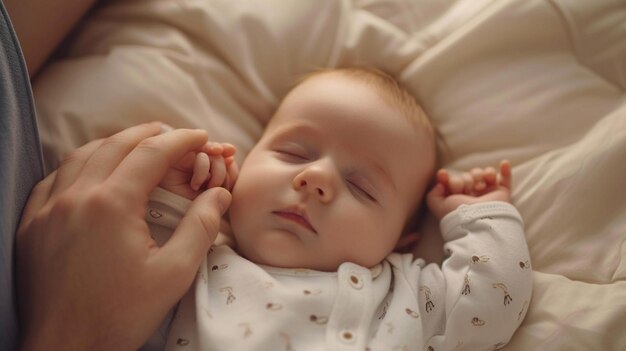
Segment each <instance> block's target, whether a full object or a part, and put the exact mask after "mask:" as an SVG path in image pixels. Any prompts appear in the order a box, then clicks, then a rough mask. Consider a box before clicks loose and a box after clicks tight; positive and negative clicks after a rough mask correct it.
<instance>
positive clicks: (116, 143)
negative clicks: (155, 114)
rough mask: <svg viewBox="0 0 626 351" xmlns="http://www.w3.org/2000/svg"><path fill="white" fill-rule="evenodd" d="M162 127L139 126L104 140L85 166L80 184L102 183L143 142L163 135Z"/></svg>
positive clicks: (153, 123) (148, 124)
mask: <svg viewBox="0 0 626 351" xmlns="http://www.w3.org/2000/svg"><path fill="white" fill-rule="evenodd" d="M161 126H162V123H161V122H152V123H146V124H139V125H136V126H133V127H130V128H127V129H124V130H122V131H121V132H119V133H116V134H114V135H112V136H110V137H108V138H106V139H104V140H103V141H102V143H101V145H100V146H99V147H98V148H97V149H96V150H95V151H94V152H93V155H92V156H91V157H90V158H89V160H88V161H87V163H86V164H85V166H84V168H83V171H82V173H81V177H80V180H79V182H80V183H81V184H84V183H90V184H97V183H101V182H102V181H103V180H104V179H106V178H107V177H108V176H109V175H110V174H111V173H112V172H113V170H114V169H115V168H117V166H118V165H119V164H120V162H122V160H123V159H124V158H125V157H126V156H127V155H128V154H129V153H130V152H131V151H132V150H133V149H134V148H135V147H137V145H138V144H139V143H140V142H141V141H143V140H144V139H146V138H149V137H151V136H155V135H158V134H161V133H162V129H161Z"/></svg>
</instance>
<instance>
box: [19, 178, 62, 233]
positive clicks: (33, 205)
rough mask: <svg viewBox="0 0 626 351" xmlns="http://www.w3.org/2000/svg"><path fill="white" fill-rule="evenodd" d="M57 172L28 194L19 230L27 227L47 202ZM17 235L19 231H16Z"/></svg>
mask: <svg viewBox="0 0 626 351" xmlns="http://www.w3.org/2000/svg"><path fill="white" fill-rule="evenodd" d="M56 175H57V171H54V172H52V173H51V174H49V175H48V176H47V177H45V178H44V179H43V180H41V181H40V182H39V183H37V184H36V185H35V187H34V188H33V190H31V192H30V196H29V197H28V202H27V203H26V206H25V207H24V211H23V212H22V219H21V221H20V228H21V227H23V226H24V225H28V223H30V221H32V220H33V218H35V214H36V213H37V212H39V210H40V209H41V208H42V207H43V206H44V205H45V204H46V202H48V199H49V198H50V192H51V191H52V184H53V183H54V180H55V178H56ZM18 233H19V231H18Z"/></svg>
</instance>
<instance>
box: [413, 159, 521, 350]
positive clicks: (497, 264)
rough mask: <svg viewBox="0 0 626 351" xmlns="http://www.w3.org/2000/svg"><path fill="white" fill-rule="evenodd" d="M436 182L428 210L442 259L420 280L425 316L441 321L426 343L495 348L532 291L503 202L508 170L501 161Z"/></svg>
mask: <svg viewBox="0 0 626 351" xmlns="http://www.w3.org/2000/svg"><path fill="white" fill-rule="evenodd" d="M468 175H469V176H470V177H471V179H470V177H468ZM437 179H438V184H437V185H436V186H435V188H434V189H433V190H432V191H431V192H430V193H429V195H428V205H429V207H430V209H431V211H432V212H433V213H434V214H435V216H436V217H437V218H440V219H441V223H440V226H441V232H442V236H443V239H444V241H445V242H446V244H445V245H444V250H445V252H446V254H447V255H448V258H447V259H446V260H444V262H443V264H442V265H441V269H439V268H438V267H436V266H435V265H430V266H427V267H425V269H424V271H423V274H422V276H421V278H420V283H419V289H420V297H421V299H422V303H423V304H428V305H424V306H423V308H424V311H425V312H426V315H428V314H433V317H434V315H439V316H440V317H442V318H443V321H442V322H443V324H442V325H443V326H444V327H443V328H442V329H439V331H436V332H435V333H434V336H433V337H432V338H431V339H430V340H428V345H429V346H432V347H433V348H434V349H435V350H440V349H452V348H454V347H459V345H460V349H467V350H483V349H489V350H493V349H498V348H500V347H502V346H504V345H505V344H506V343H507V342H508V341H509V340H510V338H511V336H512V335H513V333H514V332H515V330H516V329H517V328H518V327H519V324H520V323H521V322H522V320H523V318H524V315H525V314H526V311H527V309H528V305H529V302H530V296H531V292H532V271H531V269H530V258H529V252H528V247H527V244H526V241H525V236H524V229H523V222H522V218H521V217H520V215H519V213H518V212H517V210H516V209H515V208H514V207H513V206H512V205H510V191H511V166H510V164H509V162H508V161H503V162H502V163H501V164H500V170H499V172H496V171H495V170H493V169H482V170H481V169H474V170H473V171H472V172H470V173H468V174H465V175H461V176H456V177H451V176H450V175H449V174H448V173H447V172H446V171H439V172H438V176H437ZM427 295H428V296H427ZM436 309H439V310H438V311H436ZM429 310H430V311H429Z"/></svg>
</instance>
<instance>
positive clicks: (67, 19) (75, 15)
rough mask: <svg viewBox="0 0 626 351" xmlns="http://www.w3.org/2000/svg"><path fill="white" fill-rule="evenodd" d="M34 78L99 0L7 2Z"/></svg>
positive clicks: (14, 0) (16, 0)
mask: <svg viewBox="0 0 626 351" xmlns="http://www.w3.org/2000/svg"><path fill="white" fill-rule="evenodd" d="M3 1H4V5H5V7H6V9H7V11H8V12H9V16H10V17H11V22H12V23H13V27H14V28H15V31H16V32H17V37H18V39H19V41H20V45H21V47H22V51H23V53H24V57H25V59H26V65H27V67H28V72H29V75H30V77H31V78H32V77H34V76H35V74H36V73H37V72H38V71H39V69H40V68H41V66H42V65H43V64H44V62H45V61H46V59H47V58H48V57H49V56H50V54H51V53H52V52H53V51H54V49H55V48H56V47H57V46H58V45H59V43H60V42H61V41H62V40H63V38H65V36H67V34H68V33H69V32H70V30H71V29H72V28H73V27H74V25H75V24H76V23H77V22H78V21H79V20H80V19H81V18H82V17H83V16H84V15H85V13H86V12H87V10H89V8H90V7H91V6H92V5H93V4H94V3H95V2H96V1H97V0H54V1H51V0H3Z"/></svg>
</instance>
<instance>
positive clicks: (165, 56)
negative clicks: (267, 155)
mask: <svg viewBox="0 0 626 351" xmlns="http://www.w3.org/2000/svg"><path fill="white" fill-rule="evenodd" d="M356 64H358V65H368V66H374V67H378V68H381V69H384V70H386V71H387V72H389V73H392V74H394V75H396V76H397V77H399V78H400V79H401V80H402V82H403V83H404V84H405V85H406V86H407V87H408V88H409V89H410V90H411V91H412V92H413V93H414V94H415V96H416V97H417V98H418V99H419V100H420V102H421V103H422V104H423V106H424V108H425V110H426V111H427V112H428V114H429V115H430V116H431V117H432V119H433V120H434V121H435V123H436V124H437V126H438V128H439V129H440V131H441V133H442V134H443V136H444V137H445V139H446V141H447V143H448V146H449V148H450V151H451V152H450V154H448V155H447V156H446V158H445V159H444V161H445V164H444V165H445V166H446V167H449V168H453V169H457V170H467V169H469V168H471V167H473V166H487V165H496V164H497V162H498V161H499V160H500V159H502V158H508V159H510V160H511V161H512V163H513V165H514V167H513V176H514V184H513V186H514V192H513V201H514V204H515V205H516V206H517V208H518V209H519V211H520V212H521V213H522V216H523V218H524V220H525V223H526V230H527V238H528V242H529V247H530V251H531V257H532V265H533V267H532V268H533V270H534V275H535V286H534V292H533V300H532V303H531V305H530V308H529V312H528V315H527V317H526V319H525V321H524V323H523V324H522V326H521V328H520V329H519V330H518V331H517V333H516V334H515V336H514V338H513V339H512V341H511V343H510V344H509V345H508V346H507V347H506V349H507V350H531V349H541V350H592V349H594V350H595V349H598V350H599V349H602V350H622V349H624V348H626V333H624V327H623V326H624V325H625V323H626V281H625V280H626V241H625V239H626V186H625V179H626V94H625V89H626V2H625V1H624V0H594V1H576V0H552V1H547V0H544V1H540V0H524V1H522V0H519V1H513V0H499V1H490V0H457V1H454V0H414V1H403V0H353V1H349V0H344V1H332V0H321V1H312V0H311V1H305V0H299V1H283V0H273V1H270V0H265V1H252V0H249V1H227V0H221V1H205V0H176V1H172V0H134V1H128V0H126V1H107V2H105V3H104V4H103V5H101V6H100V7H99V8H97V9H95V11H94V12H93V15H92V16H91V17H90V18H89V19H88V20H87V21H86V22H85V23H84V24H83V25H82V26H81V27H80V28H79V32H78V34H76V35H75V36H74V37H72V38H71V39H70V40H69V41H68V42H67V45H66V46H65V47H64V49H63V50H62V51H61V52H60V53H59V55H58V57H57V59H56V60H55V61H53V62H52V63H51V64H50V65H49V66H48V67H47V68H46V69H45V70H44V71H43V72H42V74H41V75H40V76H39V77H38V78H37V80H36V81H35V84H34V90H35V98H36V102H37V110H38V111H37V112H38V114H39V123H40V129H41V134H42V141H43V143H44V148H45V156H46V160H47V163H48V165H49V167H50V169H52V168H53V167H55V165H56V164H57V163H58V161H59V159H60V158H62V155H63V154H64V153H66V152H68V151H69V150H72V149H74V148H76V147H78V146H79V145H82V144H84V143H85V142H86V141H88V140H91V139H94V138H98V137H103V136H107V135H110V134H111V133H113V132H115V131H118V130H120V129H123V128H125V127H128V126H131V125H134V124H137V123H139V122H145V121H151V120H161V121H164V122H167V123H169V124H170V125H172V126H174V127H196V128H204V129H206V130H208V131H209V133H210V136H211V138H212V139H213V140H220V141H230V142H233V143H234V144H236V145H237V146H238V147H239V153H238V157H239V161H241V160H242V159H243V157H244V156H245V155H246V153H247V152H248V151H249V149H250V148H251V146H252V145H253V144H254V142H255V140H257V139H258V138H259V136H260V135H261V133H262V130H263V126H264V124H265V123H266V121H267V120H268V119H269V118H270V117H271V115H272V113H273V111H274V109H275V107H276V105H277V103H278V101H279V100H280V98H281V96H282V95H283V94H284V93H285V92H286V91H288V90H289V88H290V86H291V84H292V82H293V81H294V79H295V78H297V77H298V76H299V75H301V74H303V73H306V72H308V71H310V70H311V69H314V68H317V67H337V66H349V65H356ZM424 245H428V243H427V242H425V243H424Z"/></svg>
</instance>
